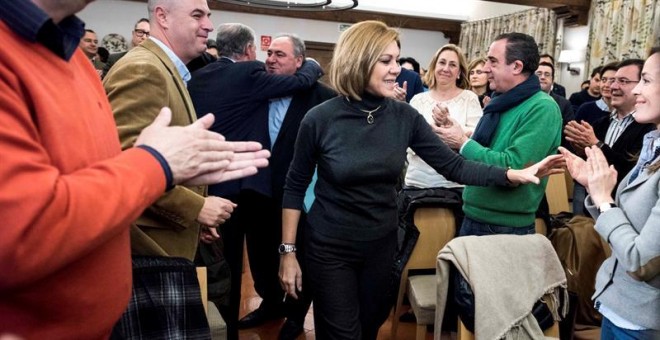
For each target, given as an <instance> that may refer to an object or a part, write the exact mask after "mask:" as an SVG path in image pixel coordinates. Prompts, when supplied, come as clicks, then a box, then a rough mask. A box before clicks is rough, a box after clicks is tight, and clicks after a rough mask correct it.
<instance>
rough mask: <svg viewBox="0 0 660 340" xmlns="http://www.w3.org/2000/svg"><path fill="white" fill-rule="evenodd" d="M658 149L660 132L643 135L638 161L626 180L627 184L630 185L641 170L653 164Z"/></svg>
mask: <svg viewBox="0 0 660 340" xmlns="http://www.w3.org/2000/svg"><path fill="white" fill-rule="evenodd" d="M658 148H660V131H658V130H653V131H651V132H649V133H647V134H645V135H644V141H643V144H642V150H641V151H640V154H639V159H638V160H637V164H636V165H635V167H634V168H633V170H632V175H630V177H629V178H628V183H632V182H633V181H634V180H635V179H636V178H637V176H639V174H640V172H641V171H642V170H643V169H645V168H646V167H647V166H649V165H651V164H653V161H654V160H655V159H656V158H658V157H657V154H656V152H657V151H656V150H657V149H658Z"/></svg>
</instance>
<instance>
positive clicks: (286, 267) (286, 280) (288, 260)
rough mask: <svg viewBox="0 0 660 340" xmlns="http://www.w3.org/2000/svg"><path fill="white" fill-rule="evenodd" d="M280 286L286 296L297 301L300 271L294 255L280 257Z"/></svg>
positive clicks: (299, 290)
mask: <svg viewBox="0 0 660 340" xmlns="http://www.w3.org/2000/svg"><path fill="white" fill-rule="evenodd" d="M280 285H281V286H282V289H284V291H285V292H286V294H287V295H289V296H291V297H292V298H294V299H298V294H297V293H296V292H301V291H302V271H301V270H300V265H299V264H298V259H296V253H287V254H284V255H280ZM285 298H286V296H285Z"/></svg>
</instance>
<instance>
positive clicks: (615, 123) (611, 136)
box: [604, 110, 635, 147]
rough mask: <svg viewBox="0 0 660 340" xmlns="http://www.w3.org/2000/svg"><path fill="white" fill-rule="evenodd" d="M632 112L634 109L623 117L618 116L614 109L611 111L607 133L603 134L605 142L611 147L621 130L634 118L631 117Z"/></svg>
mask: <svg viewBox="0 0 660 340" xmlns="http://www.w3.org/2000/svg"><path fill="white" fill-rule="evenodd" d="M634 113H635V111H632V112H630V113H629V114H627V115H626V116H625V117H623V118H619V116H618V115H617V111H616V110H614V111H613V112H612V114H611V115H610V126H609V127H608V128H607V134H606V135H605V140H604V142H605V144H607V145H609V146H610V147H611V146H612V145H614V143H616V141H617V139H619V137H620V136H621V134H622V133H623V131H625V130H626V128H627V127H628V125H630V123H632V122H633V121H634V120H635V118H634V117H633V114H634Z"/></svg>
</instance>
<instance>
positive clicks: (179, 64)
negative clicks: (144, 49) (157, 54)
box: [149, 37, 190, 87]
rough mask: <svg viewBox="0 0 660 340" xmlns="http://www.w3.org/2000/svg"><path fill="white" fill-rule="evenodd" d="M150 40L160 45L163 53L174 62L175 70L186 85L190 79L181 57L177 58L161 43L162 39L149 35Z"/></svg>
mask: <svg viewBox="0 0 660 340" xmlns="http://www.w3.org/2000/svg"><path fill="white" fill-rule="evenodd" d="M149 39H151V41H153V42H155V43H156V45H158V47H160V48H161V49H162V50H163V52H165V54H167V56H168V57H169V58H170V60H172V62H173V63H174V67H176V70H177V72H179V75H180V76H181V79H182V80H183V84H184V85H186V87H188V82H189V81H190V71H189V70H188V68H187V67H186V64H184V63H183V61H182V60H181V58H179V57H178V56H177V55H176V54H174V51H172V50H171V49H170V48H169V47H167V45H165V44H163V42H162V41H160V40H158V39H156V38H154V37H149Z"/></svg>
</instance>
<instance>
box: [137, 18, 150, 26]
mask: <svg viewBox="0 0 660 340" xmlns="http://www.w3.org/2000/svg"><path fill="white" fill-rule="evenodd" d="M141 22H146V23H147V24H149V23H150V22H149V19H147V18H140V20H138V21H137V22H136V23H135V27H134V28H137V25H138V24H140V23H141Z"/></svg>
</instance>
